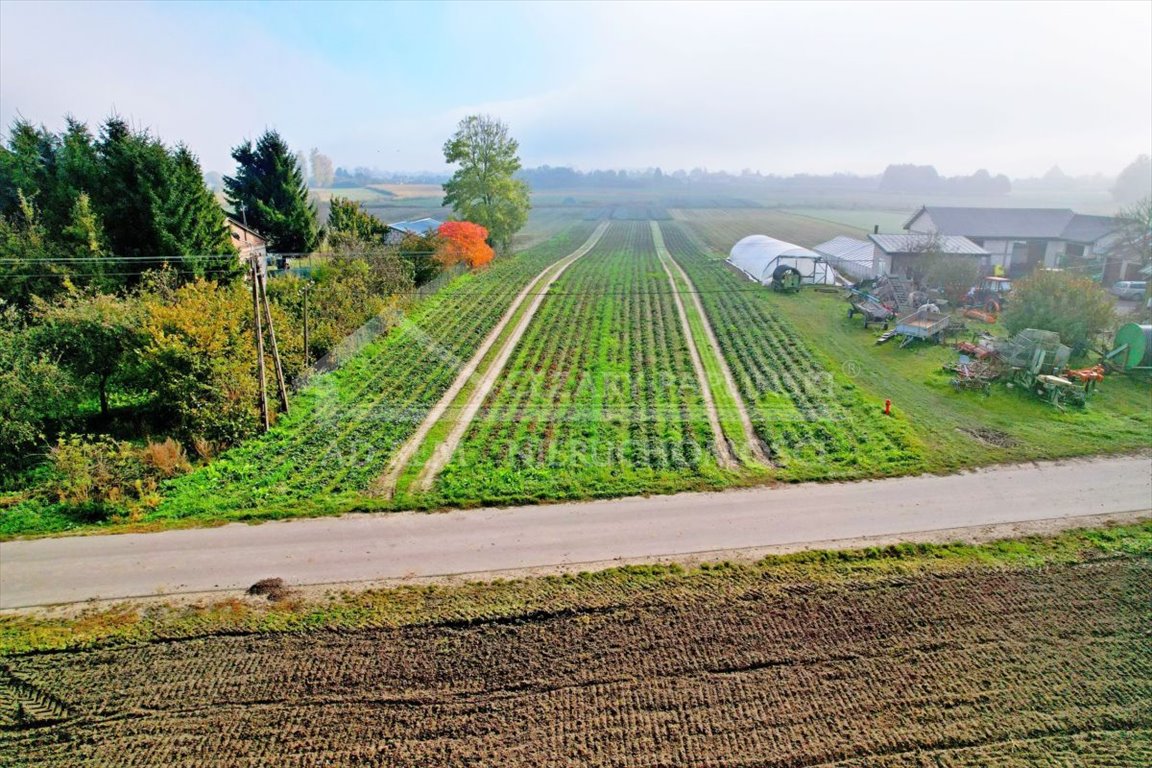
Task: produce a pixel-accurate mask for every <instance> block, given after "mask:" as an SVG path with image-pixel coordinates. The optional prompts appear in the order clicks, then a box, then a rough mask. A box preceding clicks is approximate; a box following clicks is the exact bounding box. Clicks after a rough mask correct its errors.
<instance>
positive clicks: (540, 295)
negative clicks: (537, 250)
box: [371, 221, 611, 498]
mask: <svg viewBox="0 0 1152 768" xmlns="http://www.w3.org/2000/svg"><path fill="white" fill-rule="evenodd" d="M610 225H611V222H608V221H606V222H604V223H602V224H600V225H599V226H597V227H596V229H595V230H594V231H593V232H592V234H591V235H590V236H589V237H588V239H587V240H586V241H585V242H584V244H583V245H582V246H580V247H579V248H577V249H576V250H575V251H573V252H572V253H570V254H569V255H567V256H565V257H564V258H563V259H561V260H560V261H558V262H556V263H555V264H551V265H549V266H547V267H545V268H544V269H543V270H541V271H540V274H538V275H537V276H536V277H535V278H533V279H532V281H531V282H530V283H528V285H526V286H525V287H524V290H522V291H520V293H519V294H517V296H516V298H515V299H514V300H513V301H512V304H511V306H509V307H508V310H507V311H506V312H505V313H504V315H503V317H501V318H500V321H499V322H498V323H497V324H496V327H495V328H493V329H492V331H491V333H489V334H488V336H487V337H486V338H485V339H484V342H483V343H482V344H481V345H480V346H479V348H477V350H476V354H474V355H472V359H470V360H469V361H468V364H467V365H465V366H464V367H463V368H462V369H461V370H460V373H459V374H458V375H457V377H456V380H455V381H453V382H452V386H451V387H449V388H448V391H447V392H445V393H444V396H443V397H441V398H440V400H439V401H438V402H437V403H436V405H435V406H433V407H432V409H431V410H430V411H428V414H427V415H426V416H425V417H424V420H423V421H422V422H420V426H419V427H418V428H417V429H416V431H415V432H413V433H412V436H411V437H409V438H408V440H407V441H405V443H404V445H402V446H401V447H400V449H399V450H398V451H397V452H396V454H395V455H394V456H393V458H392V461H390V462H389V464H388V468H387V469H386V470H385V472H384V474H383V475H381V476H380V478H379V479H378V480H377V482H376V483H374V484H373V487H372V488H371V492H372V493H373V494H375V495H378V496H384V497H388V498H391V497H392V495H393V494H394V493H395V491H396V483H397V481H399V479H400V476H401V475H402V474H403V473H404V470H405V469H407V467H408V464H409V463H410V462H411V461H412V457H413V456H415V455H416V452H417V451H418V450H419V448H420V447H421V446H422V445H423V444H424V441H425V439H426V438H427V437H428V433H429V432H431V431H432V428H433V427H434V426H436V424H437V423H439V422H440V421H441V419H444V418H445V417H446V415H447V413H448V409H449V407H450V406H451V405H452V403H453V402H454V401H455V400H456V398H457V397H458V396H459V395H460V393H461V392H462V391H463V390H464V387H465V386H467V385H468V383H469V382H470V381H471V380H472V377H473V376H474V375H475V374H476V373H477V370H478V369H479V368H480V365H481V363H483V361H484V358H485V357H487V355H488V353H489V351H490V350H491V349H492V347H493V346H494V345H495V344H496V342H497V341H498V340H499V339H500V335H501V334H502V333H504V329H505V328H506V327H507V325H508V324H509V323H510V322H511V321H512V318H514V317H515V316H516V314H517V312H519V311H520V307H521V306H522V305H523V304H524V301H525V299H527V298H528V296H529V295H530V294H532V293H535V296H534V297H533V299H532V302H531V303H530V304H529V305H528V307H527V309H526V310H525V312H524V313H523V315H522V316H521V318H520V322H519V323H518V324H517V325H516V327H515V328H514V329H513V330H512V333H511V334H510V335H509V336H508V338H507V339H505V341H504V343H503V345H502V346H501V347H500V351H499V353H498V354H497V356H496V358H495V359H494V360H493V361H492V362H491V363H490V364H489V366H488V368H487V370H485V371H483V372H482V373H481V375H480V378H479V380H478V381H477V382H476V389H475V390H474V391H473V392H472V395H471V396H470V397H469V398H468V401H467V402H466V403H465V405H464V407H463V409H462V410H461V411H460V413H459V416H458V417H457V419H456V422H455V423H454V424H453V425H452V429H451V431H450V432H449V433H448V436H447V437H445V438H444V442H442V443H441V444H440V445H438V446H437V447H436V450H435V452H434V453H433V454H432V456H431V458H430V459H429V460H428V462H427V463H426V464H425V465H424V467H423V468H422V469H421V471H420V474H419V475H418V476H417V478H416V487H417V489H418V490H427V489H428V488H430V487H431V486H432V481H433V480H435V479H436V475H437V474H439V473H440V470H442V469H443V468H444V466H445V465H446V464H447V463H448V460H449V459H450V458H451V457H452V454H453V453H454V452H455V451H456V446H457V445H458V444H459V443H460V438H461V437H463V435H464V431H465V430H466V429H467V428H468V425H469V424H471V423H472V419H473V418H474V417H475V415H476V412H477V411H478V410H479V409H480V405H481V404H482V403H483V402H484V398H485V397H486V396H487V395H488V392H489V391H491V389H492V385H493V384H494V383H495V381H496V379H497V378H498V377H499V376H500V373H501V372H502V371H503V370H504V366H505V364H506V363H507V362H508V358H509V357H510V356H511V355H512V350H513V348H515V346H516V344H517V342H519V341H520V337H521V336H523V335H524V331H525V329H526V328H527V327H528V323H529V321H531V319H532V317H533V315H535V314H536V310H537V309H538V308H539V307H540V303H541V302H542V301H543V300H544V295H545V294H546V293H547V292H548V288H549V287H550V286H551V285H552V283H553V282H555V281H556V279H557V278H558V277H560V275H561V274H563V273H564V270H565V269H567V268H568V267H569V265H571V264H572V262H574V261H576V259H578V258H580V257H581V256H583V255H584V254H586V253H588V252H589V251H590V250H592V248H594V247H595V246H596V243H598V242H600V238H601V237H602V236H603V235H604V232H605V231H606V230H607V229H608V227H609V226H610ZM549 273H551V276H549ZM448 418H450V417H448Z"/></svg>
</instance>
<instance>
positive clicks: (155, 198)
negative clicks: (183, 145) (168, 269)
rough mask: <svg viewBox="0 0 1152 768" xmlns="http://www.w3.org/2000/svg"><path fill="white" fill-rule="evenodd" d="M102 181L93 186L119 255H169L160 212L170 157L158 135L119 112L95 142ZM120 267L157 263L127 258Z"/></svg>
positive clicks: (133, 268)
mask: <svg viewBox="0 0 1152 768" xmlns="http://www.w3.org/2000/svg"><path fill="white" fill-rule="evenodd" d="M96 157H97V158H98V160H99V163H100V180H99V183H98V184H96V185H95V186H94V188H93V189H91V190H90V193H91V195H92V202H93V203H94V204H95V208H96V211H97V213H99V214H100V219H101V221H102V222H103V224H104V231H105V233H106V235H107V238H108V246H109V248H110V250H111V251H112V253H114V254H115V255H116V256H129V257H139V256H151V257H156V256H168V255H171V254H170V253H167V252H165V250H164V243H163V241H162V237H161V227H160V223H159V221H158V220H157V215H156V213H157V211H158V209H159V207H160V205H161V204H162V202H163V200H164V198H165V193H166V191H167V190H166V187H167V180H168V173H169V168H170V166H171V158H170V157H169V155H168V151H167V149H166V148H165V147H164V145H163V144H162V143H161V142H160V140H159V139H157V138H155V137H153V136H151V135H150V134H149V133H148V132H147V131H133V130H131V128H129V126H128V123H127V122H125V121H124V119H123V118H120V117H110V118H108V120H107V121H106V122H105V123H104V125H103V126H102V127H101V129H100V138H99V140H98V141H97V142H96ZM119 266H120V269H119V271H121V272H129V273H134V272H138V271H141V270H143V269H147V268H148V267H149V266H157V264H155V263H145V264H143V265H142V264H141V263H138V262H124V263H123V264H121V265H119Z"/></svg>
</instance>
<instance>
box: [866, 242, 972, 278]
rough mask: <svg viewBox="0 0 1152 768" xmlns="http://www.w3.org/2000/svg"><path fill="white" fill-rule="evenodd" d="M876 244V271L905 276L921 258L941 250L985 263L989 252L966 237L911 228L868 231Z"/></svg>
mask: <svg viewBox="0 0 1152 768" xmlns="http://www.w3.org/2000/svg"><path fill="white" fill-rule="evenodd" d="M868 239H869V240H871V241H872V242H873V243H875V244H876V262H875V264H874V266H873V268H874V269H875V271H876V274H877V275H899V276H907V275H909V274H912V273H916V272H918V271H919V270H920V269H921V268H922V267H921V263H922V260H923V258H924V257H925V256H926V255H928V254H940V255H943V256H949V257H955V258H970V259H977V260H978V262H979V264H980V266H982V267H986V266H988V261H989V254H988V251H986V250H984V249H983V248H981V247H980V246H978V245H976V243H974V242H972V241H971V240H969V239H968V238H966V237H959V236H957V235H938V234H929V233H920V232H914V233H910V234H905V235H868Z"/></svg>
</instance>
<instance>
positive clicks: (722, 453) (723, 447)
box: [648, 221, 740, 469]
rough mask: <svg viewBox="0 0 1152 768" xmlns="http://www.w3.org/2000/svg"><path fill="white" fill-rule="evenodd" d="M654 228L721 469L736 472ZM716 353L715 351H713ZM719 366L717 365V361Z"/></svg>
mask: <svg viewBox="0 0 1152 768" xmlns="http://www.w3.org/2000/svg"><path fill="white" fill-rule="evenodd" d="M648 223H649V225H650V226H651V228H652V245H653V246H654V247H655V249H656V257H657V258H658V259H659V260H660V266H661V268H663V270H664V274H665V276H667V278H668V287H669V288H671V289H672V300H673V302H675V304H676V314H677V315H679V316H680V327H681V328H682V329H683V331H684V340H685V341H687V342H688V357H689V359H691V360H692V368H693V370H694V371H695V372H696V379H697V381H698V382H699V383H700V396H701V397H702V398H703V399H704V410H705V411H707V413H708V424H709V426H711V427H712V441H713V442H714V443H715V444H716V459H717V460H718V461H719V462H720V465H721V466H723V467H726V468H728V469H735V468H736V467H737V466H738V465H739V463H740V462H739V461H738V460H737V458H736V455H735V453H734V452H733V450H732V446H731V445H730V444H729V438H728V436H727V435H725V433H724V427H723V426H722V425H721V424H720V414H719V412H718V411H717V409H716V398H715V397H714V396H713V394H712V382H711V381H709V379H708V372H707V371H706V370H704V361H703V360H702V359H701V350H700V346H701V342H700V340H699V339H697V334H695V333H693V331H692V323H690V322H688V311H687V310H686V309H685V308H684V300H683V299H681V298H680V286H679V285H678V284H677V280H676V278H675V277H674V276H673V275H672V270H671V269H669V267H668V262H669V261H671V260H672V256H671V254H669V253H668V249H667V248H665V247H664V235H663V234H662V233H661V231H660V225H659V224H658V223H657V222H655V221H650V222H648ZM713 351H715V350H713ZM713 364H715V361H713Z"/></svg>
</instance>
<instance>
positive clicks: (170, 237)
mask: <svg viewBox="0 0 1152 768" xmlns="http://www.w3.org/2000/svg"><path fill="white" fill-rule="evenodd" d="M158 218H159V220H160V240H161V247H162V250H163V252H164V253H165V254H169V253H170V254H179V255H181V256H218V255H222V254H234V253H236V249H235V248H234V247H233V246H232V235H231V233H230V232H229V231H228V226H227V224H226V223H225V221H224V209H222V208H221V207H220V205H219V203H217V202H216V198H215V196H213V194H212V193H211V192H210V191H209V190H208V187H207V186H205V185H204V176H203V174H202V173H201V171H200V162H199V161H198V160H197V159H196V156H195V155H194V154H192V152H191V151H189V149H188V148H187V147H186V146H184V145H183V144H179V145H177V147H176V151H175V153H174V154H173V157H172V169H171V172H170V173H169V175H168V189H167V194H166V196H165V199H164V201H163V203H162V205H161V206H160V210H159V212H158ZM185 266H186V267H187V268H188V269H189V270H190V271H192V272H193V273H195V274H198V275H203V274H205V270H207V269H211V270H213V271H215V270H218V269H221V268H224V267H228V266H233V262H230V261H229V262H225V261H223V260H213V261H206V260H204V259H188V260H187V261H186V263H185ZM236 269H237V271H238V270H239V266H238V265H236Z"/></svg>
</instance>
